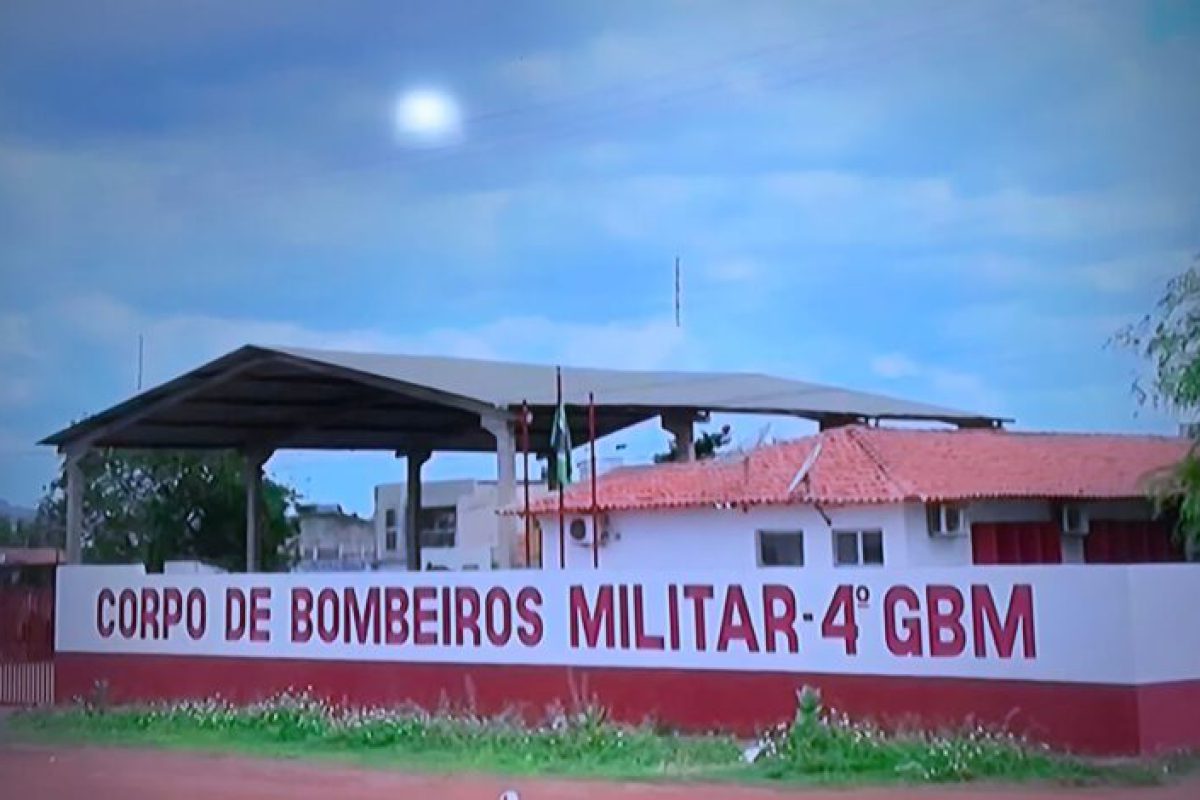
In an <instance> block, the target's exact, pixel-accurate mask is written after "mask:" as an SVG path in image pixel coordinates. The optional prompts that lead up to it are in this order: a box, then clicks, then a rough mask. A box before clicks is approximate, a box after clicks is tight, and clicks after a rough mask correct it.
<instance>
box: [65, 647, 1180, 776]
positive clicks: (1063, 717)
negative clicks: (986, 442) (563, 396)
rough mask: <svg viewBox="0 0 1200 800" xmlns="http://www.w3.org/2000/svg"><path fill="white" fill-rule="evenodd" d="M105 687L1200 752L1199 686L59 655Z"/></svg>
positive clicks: (70, 672)
mask: <svg viewBox="0 0 1200 800" xmlns="http://www.w3.org/2000/svg"><path fill="white" fill-rule="evenodd" d="M98 682H104V683H106V684H107V689H106V693H107V697H108V699H109V700H110V701H111V702H114V703H123V702H132V701H153V700H172V699H197V698H204V697H212V696H214V695H220V696H221V697H224V698H227V699H229V700H232V701H234V702H252V701H255V700H260V699H263V698H265V697H267V696H269V695H271V694H274V693H277V692H281V691H284V690H286V689H288V688H306V687H311V688H312V690H313V692H314V693H315V694H317V695H319V696H321V697H324V698H326V699H328V700H331V701H333V702H336V703H346V704H351V705H384V706H393V705H401V704H404V703H416V704H418V705H421V706H423V707H426V708H431V709H432V708H436V707H437V706H438V705H439V704H442V703H444V702H446V701H449V702H451V703H453V704H455V705H458V706H460V707H461V706H469V707H473V708H474V710H476V711H478V712H479V713H483V714H494V713H499V712H501V711H504V710H509V709H515V710H519V711H520V712H522V713H523V714H524V715H525V716H526V717H527V718H528V719H531V720H534V719H537V718H539V717H540V716H542V715H543V714H544V712H545V710H546V708H547V707H548V706H550V705H551V704H553V703H560V704H563V705H564V706H566V707H568V708H570V707H572V706H573V705H576V704H579V703H584V702H588V701H593V702H596V703H599V704H601V705H603V706H605V707H606V708H608V709H609V710H610V711H611V712H612V714H613V715H614V717H615V718H616V719H618V720H622V721H626V722H632V723H638V722H642V721H644V720H647V719H655V720H658V721H660V722H662V723H665V724H667V725H671V726H674V727H678V728H680V729H684V730H690V731H702V730H712V729H720V730H727V731H733V732H736V733H739V734H744V735H750V734H753V733H756V732H757V731H759V730H761V729H763V728H765V727H766V726H768V725H772V724H775V723H777V722H780V721H783V720H786V719H789V718H790V717H791V716H792V713H793V710H794V708H795V693H796V691H797V690H799V689H800V688H801V687H802V686H804V685H805V684H808V685H812V686H816V687H818V688H819V689H821V691H822V693H823V696H824V700H825V704H826V706H827V707H831V708H836V709H837V710H839V711H844V712H846V713H848V714H850V715H851V716H852V717H855V718H859V719H864V718H871V719H874V720H876V721H878V722H880V723H882V724H885V725H890V726H900V725H905V724H913V723H919V724H921V725H922V726H926V727H948V726H952V727H957V726H962V725H964V724H968V723H970V722H972V721H973V722H979V723H983V724H986V725H996V726H1001V725H1002V726H1004V727H1006V728H1007V729H1008V730H1011V731H1013V732H1015V733H1019V734H1024V735H1026V736H1028V737H1030V738H1031V739H1034V740H1037V741H1042V742H1046V743H1048V744H1051V745H1054V746H1056V747H1059V748H1064V749H1069V750H1073V751H1078V752H1085V753H1093V754H1135V753H1149V752H1159V751H1162V750H1165V749H1174V748H1180V747H1185V746H1192V747H1196V746H1200V715H1197V714H1195V713H1194V709H1196V708H1200V681H1188V682H1182V683H1172V684H1158V685H1155V686H1147V687H1134V686H1113V685H1098V684H1075V683H1042V682H1029V681H1001V680H983V679H963V678H914V677H892V676H862V675H805V674H793V673H780V672H758V673H754V672H723V671H705V670H676V669H662V670H659V669H624V668H621V669H607V668H565V667H557V666H555V667H551V666H478V665H461V664H404V663H393V662H365V661H316V660H314V661H305V660H292V659H247V658H214V657H183V656H144V655H136V656H135V655H95V654H82V653H62V654H59V656H58V663H57V669H56V690H57V694H56V697H57V700H58V702H60V703H63V702H68V701H70V700H71V699H72V698H75V697H88V696H91V695H92V694H93V692H94V691H95V687H96V685H97V683H98Z"/></svg>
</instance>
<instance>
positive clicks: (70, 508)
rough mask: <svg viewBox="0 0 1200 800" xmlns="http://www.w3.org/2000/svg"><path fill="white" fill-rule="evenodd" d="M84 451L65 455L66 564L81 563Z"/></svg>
mask: <svg viewBox="0 0 1200 800" xmlns="http://www.w3.org/2000/svg"><path fill="white" fill-rule="evenodd" d="M86 452H87V451H86V450H72V451H69V452H67V453H66V455H65V459H66V465H65V466H66V473H67V541H66V549H67V563H68V564H80V563H82V562H83V467H82V465H81V464H80V462H81V461H82V460H83V457H84V455H85V454H86Z"/></svg>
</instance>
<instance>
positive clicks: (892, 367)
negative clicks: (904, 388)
mask: <svg viewBox="0 0 1200 800" xmlns="http://www.w3.org/2000/svg"><path fill="white" fill-rule="evenodd" d="M871 372H873V373H875V374H876V375H878V376H879V377H881V378H887V379H889V380H891V379H894V378H910V377H912V376H914V375H919V374H920V373H921V368H920V367H918V366H917V364H916V362H914V361H913V360H912V359H911V358H909V357H908V356H905V355H901V354H899V353H889V354H887V355H880V356H875V357H874V358H872V359H871Z"/></svg>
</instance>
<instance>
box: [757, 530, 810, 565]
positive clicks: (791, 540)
mask: <svg viewBox="0 0 1200 800" xmlns="http://www.w3.org/2000/svg"><path fill="white" fill-rule="evenodd" d="M758 565H759V566H760V567H802V566H804V533H803V532H801V531H759V532H758Z"/></svg>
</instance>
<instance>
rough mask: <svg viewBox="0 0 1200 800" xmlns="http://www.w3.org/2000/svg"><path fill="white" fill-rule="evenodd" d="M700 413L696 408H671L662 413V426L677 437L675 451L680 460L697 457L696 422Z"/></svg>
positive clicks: (689, 459) (690, 459)
mask: <svg viewBox="0 0 1200 800" xmlns="http://www.w3.org/2000/svg"><path fill="white" fill-rule="evenodd" d="M698 418H699V414H698V413H697V412H696V411H695V410H694V409H670V410H667V411H664V412H663V413H662V426H663V429H664V430H666V431H667V433H669V434H671V435H672V436H674V437H675V452H676V455H677V458H678V459H679V460H680V461H692V460H694V459H695V458H696V431H695V423H696V420H697V419H698Z"/></svg>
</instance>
